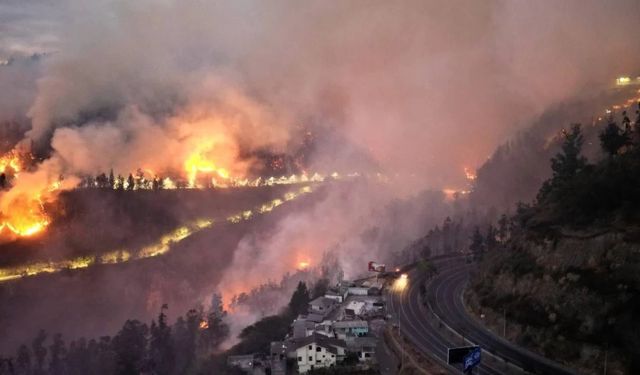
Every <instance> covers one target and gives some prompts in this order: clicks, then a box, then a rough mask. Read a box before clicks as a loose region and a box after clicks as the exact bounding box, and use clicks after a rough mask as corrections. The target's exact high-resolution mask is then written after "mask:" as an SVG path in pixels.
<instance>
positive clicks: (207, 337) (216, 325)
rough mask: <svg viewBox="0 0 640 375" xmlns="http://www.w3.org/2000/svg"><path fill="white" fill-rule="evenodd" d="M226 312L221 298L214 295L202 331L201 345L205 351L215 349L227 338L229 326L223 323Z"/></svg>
mask: <svg viewBox="0 0 640 375" xmlns="http://www.w3.org/2000/svg"><path fill="white" fill-rule="evenodd" d="M226 316H227V312H226V311H225V310H224V304H223V302H222V296H221V295H219V294H217V293H214V294H213V296H212V297H211V306H210V308H209V312H208V314H207V324H206V328H205V329H204V330H203V331H202V343H203V348H204V350H205V351H207V352H210V351H213V350H215V349H217V348H218V347H219V346H220V344H222V343H223V342H224V340H226V339H227V337H229V325H228V324H227V323H226V322H225V318H226Z"/></svg>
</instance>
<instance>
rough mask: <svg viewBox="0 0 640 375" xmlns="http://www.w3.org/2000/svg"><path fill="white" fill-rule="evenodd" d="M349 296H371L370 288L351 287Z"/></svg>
mask: <svg viewBox="0 0 640 375" xmlns="http://www.w3.org/2000/svg"><path fill="white" fill-rule="evenodd" d="M348 291H349V295H352V296H366V295H369V287H367V286H350V287H349V289H348Z"/></svg>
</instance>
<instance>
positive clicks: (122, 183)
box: [117, 175, 124, 190]
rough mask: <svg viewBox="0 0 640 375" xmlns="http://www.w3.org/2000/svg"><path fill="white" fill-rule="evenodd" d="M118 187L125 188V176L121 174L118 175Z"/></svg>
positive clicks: (119, 188)
mask: <svg viewBox="0 0 640 375" xmlns="http://www.w3.org/2000/svg"><path fill="white" fill-rule="evenodd" d="M117 189H118V190H124V177H122V176H121V175H118V179H117Z"/></svg>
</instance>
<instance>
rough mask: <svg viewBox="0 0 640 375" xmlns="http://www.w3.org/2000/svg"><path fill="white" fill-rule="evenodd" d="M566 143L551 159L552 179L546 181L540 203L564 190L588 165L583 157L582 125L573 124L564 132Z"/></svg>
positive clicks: (539, 196)
mask: <svg viewBox="0 0 640 375" xmlns="http://www.w3.org/2000/svg"><path fill="white" fill-rule="evenodd" d="M562 136H563V137H564V141H563V142H562V147H561V151H560V152H559V153H558V154H556V156H554V157H553V158H551V170H552V171H553V175H552V177H551V179H549V180H547V181H545V182H544V183H543V184H542V187H541V188H540V191H539V192H538V201H542V200H544V199H545V198H546V197H547V196H549V194H551V192H553V191H557V190H562V188H563V187H564V185H565V184H566V183H567V182H568V181H570V180H571V179H572V178H573V177H574V176H575V175H576V174H577V173H578V172H580V171H581V170H583V169H584V168H585V167H586V165H587V159H586V158H585V157H584V156H582V155H581V153H582V144H583V143H584V138H583V136H582V130H581V128H580V124H573V125H572V126H571V129H570V130H569V131H566V130H565V129H563V130H562Z"/></svg>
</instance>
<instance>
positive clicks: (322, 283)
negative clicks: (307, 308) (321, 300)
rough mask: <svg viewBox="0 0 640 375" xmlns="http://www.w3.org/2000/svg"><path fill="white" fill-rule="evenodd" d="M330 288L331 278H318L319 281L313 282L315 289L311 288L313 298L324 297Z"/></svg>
mask: <svg viewBox="0 0 640 375" xmlns="http://www.w3.org/2000/svg"><path fill="white" fill-rule="evenodd" d="M328 289H329V279H327V278H326V277H323V278H321V279H318V281H316V282H315V284H313V289H312V290H311V298H312V299H313V298H318V297H322V296H324V295H325V294H326V293H327V290H328Z"/></svg>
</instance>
